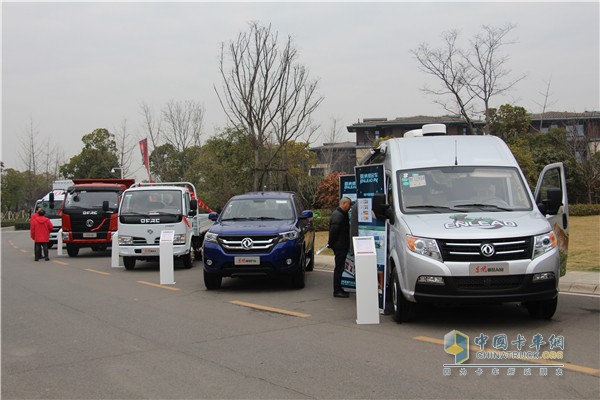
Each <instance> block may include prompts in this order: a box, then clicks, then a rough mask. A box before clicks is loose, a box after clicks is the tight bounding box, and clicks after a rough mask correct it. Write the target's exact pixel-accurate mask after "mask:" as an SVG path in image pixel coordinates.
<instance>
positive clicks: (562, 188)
mask: <svg viewBox="0 0 600 400" xmlns="http://www.w3.org/2000/svg"><path fill="white" fill-rule="evenodd" d="M535 202H536V204H537V206H538V208H539V210H540V211H541V212H542V214H544V215H545V216H546V218H547V219H548V221H549V222H550V225H552V229H554V234H555V235H556V239H557V241H558V251H559V254H560V276H563V275H564V274H565V273H566V272H567V253H568V248H569V202H568V199H567V181H566V179H565V167H564V165H563V163H554V164H549V165H546V166H545V167H544V169H543V170H542V172H541V174H540V177H539V179H538V183H537V186H536V188H535Z"/></svg>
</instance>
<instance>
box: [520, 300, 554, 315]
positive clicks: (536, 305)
mask: <svg viewBox="0 0 600 400" xmlns="http://www.w3.org/2000/svg"><path fill="white" fill-rule="evenodd" d="M524 305H525V307H527V311H529V315H530V316H531V317H533V318H536V319H551V318H552V316H554V313H555V312H556V306H557V305H558V296H556V297H555V298H553V299H550V300H540V301H529V302H527V303H525V304H524Z"/></svg>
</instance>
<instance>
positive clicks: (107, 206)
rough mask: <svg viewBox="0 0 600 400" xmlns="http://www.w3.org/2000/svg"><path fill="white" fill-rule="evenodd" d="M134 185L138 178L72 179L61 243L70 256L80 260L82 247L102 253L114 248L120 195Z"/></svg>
mask: <svg viewBox="0 0 600 400" xmlns="http://www.w3.org/2000/svg"><path fill="white" fill-rule="evenodd" d="M134 183H135V179H109V178H106V179H103V178H90V179H73V186H69V188H68V189H67V193H66V195H65V199H64V202H63V205H62V209H61V211H62V240H63V243H65V244H66V246H67V253H68V254H69V257H77V255H78V254H79V249H80V248H84V247H91V248H92V250H94V251H103V250H106V249H107V248H108V247H110V246H111V244H112V234H113V232H116V231H117V226H118V219H117V211H118V208H119V202H120V201H121V193H123V191H124V190H125V189H127V188H128V187H130V186H131V185H133V184H134Z"/></svg>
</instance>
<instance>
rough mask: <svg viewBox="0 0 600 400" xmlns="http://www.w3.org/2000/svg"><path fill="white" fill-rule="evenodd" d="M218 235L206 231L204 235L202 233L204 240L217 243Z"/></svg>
mask: <svg viewBox="0 0 600 400" xmlns="http://www.w3.org/2000/svg"><path fill="white" fill-rule="evenodd" d="M218 237H219V235H217V234H216V233H212V232H206V235H204V241H205V242H213V243H217V238H218Z"/></svg>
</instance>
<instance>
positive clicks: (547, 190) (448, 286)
mask: <svg viewBox="0 0 600 400" xmlns="http://www.w3.org/2000/svg"><path fill="white" fill-rule="evenodd" d="M445 132H446V131H445V126H444V125H441V126H440V125H439V124H434V125H425V126H424V127H423V130H422V132H413V133H411V135H408V136H414V137H404V138H397V139H390V140H386V141H384V142H382V143H381V146H380V148H379V149H378V150H377V151H375V152H374V153H373V154H372V155H371V157H370V158H369V159H368V160H367V161H366V162H365V163H366V164H383V165H384V170H385V179H386V182H387V194H385V195H383V196H376V199H375V200H374V204H375V205H374V210H375V211H376V213H377V214H378V215H380V216H381V215H386V212H384V211H382V210H384V209H385V207H386V206H385V204H382V203H387V205H388V210H386V211H388V212H387V217H388V218H389V219H388V223H387V224H386V225H387V226H388V232H389V235H388V250H389V261H388V268H387V271H388V275H387V279H388V280H387V281H388V282H390V285H391V288H390V289H391V290H390V291H391V295H392V303H393V317H394V319H395V320H396V321H398V322H400V321H407V320H410V319H412V318H413V317H414V316H415V313H416V305H417V304H418V303H485V302H495V303H501V302H522V303H523V304H524V305H525V306H526V307H527V309H528V311H529V313H530V314H531V316H533V317H536V318H544V319H549V318H551V317H552V316H553V315H554V313H555V311H556V307H557V302H558V281H559V277H560V275H561V274H564V271H565V270H564V267H565V265H566V253H567V245H568V201H567V190H566V181H565V173H564V167H563V165H562V163H557V164H551V165H549V166H547V167H546V168H545V169H544V170H543V171H542V173H541V175H540V178H539V182H538V187H537V188H536V190H535V195H533V194H532V193H531V191H530V189H529V187H528V185H527V181H526V179H525V176H524V175H523V173H522V171H521V169H520V168H519V165H518V163H517V161H516V160H515V158H514V156H513V154H512V153H511V151H510V149H509V148H508V146H507V145H506V144H505V143H504V142H503V141H502V140H501V139H500V138H498V137H495V136H489V135H486V136H445ZM428 134H432V136H429V135H428ZM440 134H441V135H442V136H439V135H440ZM382 207H383V208H382ZM390 211H391V212H390Z"/></svg>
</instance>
